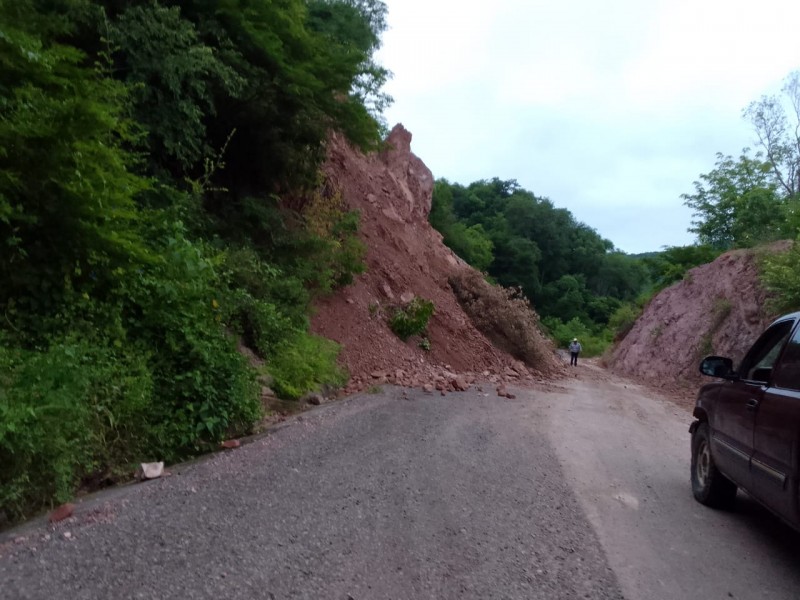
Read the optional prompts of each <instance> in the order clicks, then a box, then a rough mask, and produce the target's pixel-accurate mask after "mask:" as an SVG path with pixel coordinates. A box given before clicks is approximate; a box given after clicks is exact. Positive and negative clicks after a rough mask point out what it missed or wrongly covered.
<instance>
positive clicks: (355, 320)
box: [312, 125, 562, 392]
mask: <svg viewBox="0 0 800 600" xmlns="http://www.w3.org/2000/svg"><path fill="white" fill-rule="evenodd" d="M387 142H388V149H387V150H385V151H383V152H381V153H378V154H373V155H368V156H365V155H364V154H362V153H361V152H358V151H356V150H354V149H353V148H352V147H350V146H349V145H348V144H347V143H346V142H345V141H344V139H343V138H341V137H339V136H335V137H333V138H332V140H331V142H330V144H329V152H328V161H327V163H326V165H325V167H324V169H325V173H326V175H327V177H328V178H329V180H330V181H331V182H332V183H333V185H334V186H335V187H337V188H338V189H340V190H341V192H342V194H343V197H344V200H345V202H346V204H347V205H348V207H349V208H351V209H356V210H358V211H359V212H360V213H361V225H360V232H359V235H360V236H361V238H362V240H363V241H364V243H365V244H366V246H367V249H368V250H367V256H366V263H367V272H366V273H364V274H363V275H361V276H359V277H357V278H356V281H355V282H354V283H353V284H352V285H350V286H348V287H347V288H345V289H343V290H341V291H340V292H338V293H337V294H334V295H333V296H331V297H329V298H326V299H323V300H322V301H321V302H319V303H318V304H317V306H316V314H315V316H314V317H313V319H312V329H313V330H314V332H315V333H318V334H320V335H323V336H325V337H327V338H330V339H332V340H335V341H336V342H338V343H339V344H341V345H342V354H341V362H342V363H343V365H344V366H345V367H346V368H347V369H348V370H349V372H350V374H351V383H350V386H349V387H348V389H347V391H348V392H352V391H355V390H360V389H364V388H365V387H367V386H369V385H372V384H374V383H384V382H387V381H388V382H391V383H398V384H400V385H406V386H422V385H425V384H429V385H435V386H437V387H439V388H449V389H453V388H454V387H458V385H455V384H456V379H458V378H457V377H456V375H458V374H460V375H462V377H461V378H460V381H459V382H458V383H464V382H467V383H471V382H472V381H474V380H476V379H485V380H490V381H496V382H501V381H519V382H523V381H526V380H527V381H536V380H542V379H544V378H546V377H549V376H551V375H552V374H554V373H557V372H559V371H560V370H561V369H562V367H560V365H559V363H558V361H557V360H556V359H555V357H554V355H553V354H552V353H550V355H549V356H545V357H544V358H543V360H542V362H541V364H538V365H536V366H535V368H533V369H531V368H527V367H525V366H523V365H522V363H520V362H519V361H516V360H514V359H513V358H512V357H511V356H509V355H508V354H506V353H505V352H503V351H502V350H499V349H498V348H496V347H495V346H493V345H492V343H491V342H490V341H489V340H488V339H487V338H486V337H485V336H484V335H483V334H482V333H481V332H480V331H478V330H477V329H476V328H475V326H474V325H473V324H472V322H471V321H470V319H469V317H468V316H467V315H466V314H465V312H464V311H463V310H462V308H461V306H460V305H459V303H458V300H457V299H456V297H455V296H454V294H453V292H452V290H451V288H450V285H449V283H448V279H449V278H450V277H451V276H452V275H454V274H457V273H459V272H462V271H463V270H465V269H471V268H470V267H469V266H468V265H466V263H464V261H462V260H461V259H460V258H458V257H457V256H456V255H455V254H453V252H451V251H450V249H448V248H447V247H446V246H445V245H444V243H443V242H442V236H441V235H440V234H439V233H438V232H437V231H436V230H434V229H433V228H432V227H431V226H430V224H429V223H428V214H429V212H430V209H431V198H432V193H433V184H434V178H433V175H432V173H431V171H430V170H429V169H428V168H427V167H426V166H425V164H424V163H423V162H422V161H421V160H420V159H419V158H418V157H417V156H415V155H414V154H413V153H412V152H411V134H410V133H409V132H408V131H407V130H406V129H404V128H403V127H402V125H397V126H395V128H394V129H393V130H392V132H391V134H390V136H389V138H388V140H387ZM414 296H419V297H422V298H426V299H428V300H431V301H433V303H434V305H435V307H436V313H435V314H434V316H433V317H432V319H431V321H430V323H429V326H428V338H429V340H430V346H431V347H430V350H428V351H426V350H424V349H423V348H420V347H419V345H418V344H417V343H416V342H415V340H414V339H412V340H409V341H408V342H403V341H401V340H400V339H399V338H398V337H397V336H395V335H394V334H393V333H392V332H391V331H390V330H389V328H388V326H387V322H386V316H387V315H389V314H391V312H392V311H393V310H394V307H396V306H398V305H401V304H403V303H405V302H407V301H408V300H409V299H410V298H412V297H414Z"/></svg>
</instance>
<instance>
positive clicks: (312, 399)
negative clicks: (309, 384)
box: [308, 394, 323, 406]
mask: <svg viewBox="0 0 800 600" xmlns="http://www.w3.org/2000/svg"><path fill="white" fill-rule="evenodd" d="M322 400H323V398H322V396H321V395H320V394H311V395H310V396H309V397H308V403H309V404H313V405H314V406H319V405H320V404H322Z"/></svg>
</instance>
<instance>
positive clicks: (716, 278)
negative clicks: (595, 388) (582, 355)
mask: <svg viewBox="0 0 800 600" xmlns="http://www.w3.org/2000/svg"><path fill="white" fill-rule="evenodd" d="M787 247H788V245H787V244H786V243H783V242H779V243H777V244H773V245H772V246H770V247H769V248H764V249H762V250H761V251H770V252H778V251H782V250H785V249H786V248H787ZM767 300H768V295H767V292H766V291H765V290H764V288H763V287H762V286H761V284H760V280H759V272H758V265H757V256H756V251H754V250H732V251H730V252H727V253H725V254H722V255H721V256H720V257H718V258H717V259H716V260H714V261H713V262H711V263H708V264H705V265H701V266H699V267H695V268H694V269H691V270H690V271H688V272H687V274H686V276H685V277H684V279H683V281H680V282H679V283H676V284H675V285H673V286H671V287H669V288H667V289H665V290H663V291H662V292H660V293H659V294H657V295H656V296H655V297H654V298H653V299H652V300H651V301H650V303H649V304H648V305H647V307H646V308H645V309H644V311H643V312H642V315H641V316H640V317H639V319H637V321H636V323H635V324H634V325H633V327H632V328H631V330H630V331H629V332H628V334H627V335H626V336H625V337H624V339H622V340H621V341H620V342H619V343H618V344H617V345H616V347H615V348H614V350H613V351H612V353H611V355H610V357H609V358H608V359H607V364H608V366H609V367H610V368H611V370H612V371H613V372H615V373H617V374H620V375H625V376H630V377H634V378H637V379H640V380H643V381H645V382H647V383H649V384H652V385H655V386H658V387H661V388H665V389H678V388H681V387H685V388H690V389H691V388H694V389H696V387H697V386H698V385H699V384H700V383H701V382H702V380H703V378H702V376H701V375H700V373H699V371H698V364H699V361H700V360H701V359H702V358H703V357H705V356H708V355H710V354H718V355H722V356H729V357H731V358H733V359H734V363H736V362H737V361H738V360H740V359H741V358H742V356H743V355H744V353H745V352H746V351H747V350H748V348H749V347H750V345H751V344H752V343H753V342H754V341H755V339H756V338H757V337H758V335H759V334H760V333H761V332H762V331H763V329H764V328H765V327H766V325H768V324H769V322H770V321H771V320H772V319H773V318H775V316H776V315H775V314H774V313H772V312H770V309H769V308H768V302H767ZM706 381H707V379H706Z"/></svg>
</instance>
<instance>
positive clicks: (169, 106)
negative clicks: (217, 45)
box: [109, 4, 245, 170]
mask: <svg viewBox="0 0 800 600" xmlns="http://www.w3.org/2000/svg"><path fill="white" fill-rule="evenodd" d="M109 36H110V39H111V41H112V42H113V44H114V46H115V48H116V49H117V50H118V52H117V54H118V56H119V57H120V63H121V64H120V67H119V68H120V73H121V74H124V79H125V81H126V82H128V83H131V84H132V85H131V89H132V90H133V99H134V106H135V109H136V112H135V114H136V119H137V120H138V121H139V122H140V123H142V124H143V125H144V126H145V128H146V129H147V131H148V134H149V137H150V140H149V146H150V152H151V154H152V156H154V157H158V159H159V160H161V161H170V162H172V161H174V162H175V163H176V166H177V167H178V169H179V170H186V169H189V168H190V167H192V166H193V165H195V164H197V163H198V161H200V160H201V159H202V158H203V157H204V156H207V155H208V154H209V153H210V152H211V149H210V148H209V147H208V145H207V141H206V125H205V124H206V122H207V121H208V120H209V119H211V118H213V117H214V116H215V115H216V102H215V95H216V94H225V95H227V96H229V97H231V98H237V97H238V96H239V95H240V94H241V92H242V90H243V88H244V86H245V79H244V77H242V75H241V74H239V73H237V72H236V71H235V70H234V69H233V68H232V67H231V66H229V65H226V64H224V62H223V61H222V59H221V58H220V56H219V53H218V52H215V49H214V48H213V47H212V46H208V45H206V44H204V43H203V42H202V41H201V40H200V37H199V35H198V32H197V29H196V27H195V25H194V24H193V23H192V22H191V21H188V20H186V19H184V18H182V16H181V11H180V8H179V7H177V6H173V7H165V6H160V5H158V4H155V5H143V6H142V5H140V6H131V7H130V8H128V9H127V10H126V11H124V12H123V13H122V14H120V15H119V17H118V18H117V19H116V20H115V21H114V22H113V24H112V25H111V26H110V31H109Z"/></svg>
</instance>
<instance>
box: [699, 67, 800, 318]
mask: <svg viewBox="0 0 800 600" xmlns="http://www.w3.org/2000/svg"><path fill="white" fill-rule="evenodd" d="M743 116H744V117H745V118H746V119H747V120H748V121H749V122H750V123H751V125H752V127H753V131H754V133H755V135H756V138H757V140H758V141H757V146H756V149H755V151H753V150H751V149H749V148H745V149H743V150H742V152H741V155H740V156H739V157H738V158H734V157H732V156H726V155H723V154H717V163H716V167H715V168H714V169H713V170H712V171H711V172H709V173H706V174H703V175H701V176H700V179H699V180H698V181H696V182H695V190H694V193H692V194H685V195H684V196H683V198H684V201H685V202H686V205H687V206H689V207H691V208H692V209H694V211H695V219H696V220H695V221H694V222H693V228H692V229H691V231H693V232H695V233H696V234H697V237H698V239H699V240H700V242H702V243H704V244H707V245H708V246H710V247H713V248H715V249H717V250H719V251H724V250H729V249H731V248H751V247H754V246H760V245H764V244H768V243H770V242H774V241H777V240H786V239H788V240H795V241H794V245H793V248H792V250H790V251H789V252H786V253H777V254H776V253H764V254H763V255H762V257H761V270H762V279H763V282H764V285H765V286H766V288H767V289H768V290H769V291H770V292H772V294H773V307H772V308H773V309H774V310H775V311H776V312H779V311H790V310H800V277H798V273H800V251H798V244H797V240H798V239H800V238H798V235H800V71H795V72H793V73H791V74H790V75H789V76H788V77H786V79H785V80H784V85H783V87H782V89H781V92H780V94H777V95H772V96H763V97H762V98H760V99H759V100H756V101H753V102H751V103H750V104H749V105H748V106H747V108H745V110H744V111H743Z"/></svg>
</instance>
